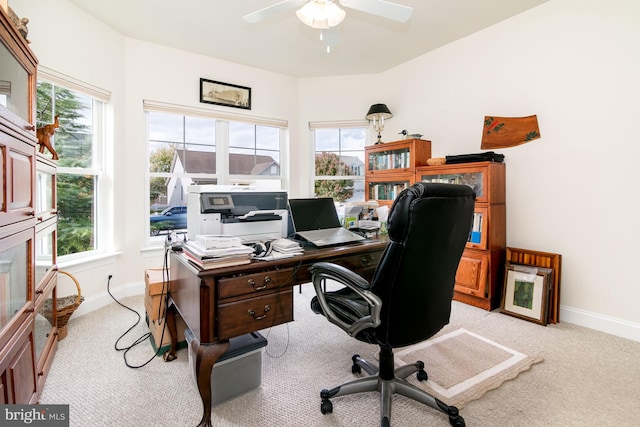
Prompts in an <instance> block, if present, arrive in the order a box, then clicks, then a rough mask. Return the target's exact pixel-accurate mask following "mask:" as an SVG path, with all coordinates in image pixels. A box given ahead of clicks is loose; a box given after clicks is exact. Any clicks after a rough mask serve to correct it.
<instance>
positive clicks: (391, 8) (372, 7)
mask: <svg viewBox="0 0 640 427" xmlns="http://www.w3.org/2000/svg"><path fill="white" fill-rule="evenodd" d="M340 4H341V5H343V6H344V7H348V8H350V9H355V10H359V11H361V12H366V13H370V14H372V15H377V16H381V17H383V18H387V19H391V20H393V21H399V22H407V21H408V20H409V18H411V14H412V13H413V8H412V7H409V6H403V5H401V4H398V3H392V2H390V1H386V0H340Z"/></svg>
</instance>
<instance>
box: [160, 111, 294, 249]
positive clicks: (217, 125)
mask: <svg viewBox="0 0 640 427" xmlns="http://www.w3.org/2000/svg"><path fill="white" fill-rule="evenodd" d="M187 113H188V111H187V112H185V113H181V111H178V110H176V111H172V112H170V113H166V112H160V111H155V110H154V109H153V108H149V109H147V135H148V138H147V139H148V147H149V208H150V209H149V215H148V223H149V227H150V228H149V235H150V236H157V235H165V234H167V233H168V232H170V231H172V230H173V231H178V232H184V231H186V230H185V229H186V226H185V222H183V221H182V217H181V216H180V215H175V214H173V213H170V210H171V209H170V208H171V207H175V206H186V205H187V194H188V189H189V186H191V185H207V184H246V185H251V186H258V187H268V188H278V189H281V188H284V176H283V175H284V174H283V171H282V168H281V165H280V158H281V153H282V148H281V147H283V145H284V140H285V134H286V127H285V125H286V123H283V122H279V121H274V122H273V123H269V122H268V123H262V122H260V120H258V121H257V122H251V121H250V119H248V118H247V119H246V120H244V118H243V120H231V119H230V118H229V117H222V118H220V117H217V116H216V115H215V113H213V112H211V113H209V112H206V113H205V112H202V111H198V114H199V115H198V116H195V115H189V114H187ZM227 116H228V115H227ZM160 215H164V216H165V217H164V218H159V216H160ZM184 215H186V210H185V213H184ZM151 241H152V242H153V241H154V239H153V238H152V239H151Z"/></svg>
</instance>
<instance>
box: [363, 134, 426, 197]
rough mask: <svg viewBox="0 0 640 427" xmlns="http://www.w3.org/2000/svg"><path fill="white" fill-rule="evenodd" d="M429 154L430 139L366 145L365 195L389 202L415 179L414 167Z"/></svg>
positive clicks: (422, 162)
mask: <svg viewBox="0 0 640 427" xmlns="http://www.w3.org/2000/svg"><path fill="white" fill-rule="evenodd" d="M429 158H431V141H426V140H423V139H403V140H400V141H394V142H387V143H384V144H378V145H370V146H368V147H365V178H364V183H365V185H364V187H365V198H366V199H367V200H377V201H378V203H379V204H380V205H391V204H392V203H393V200H394V199H395V197H396V196H397V195H398V193H400V191H402V190H403V189H405V188H407V187H409V186H410V185H411V184H413V183H414V180H415V170H416V167H419V166H425V165H426V164H427V160H428V159H429Z"/></svg>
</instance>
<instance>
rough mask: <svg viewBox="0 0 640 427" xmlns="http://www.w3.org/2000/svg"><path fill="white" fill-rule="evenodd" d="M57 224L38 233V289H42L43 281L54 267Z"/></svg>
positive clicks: (36, 255)
mask: <svg viewBox="0 0 640 427" xmlns="http://www.w3.org/2000/svg"><path fill="white" fill-rule="evenodd" d="M55 253H56V224H55V223H54V224H51V225H49V226H47V227H45V228H43V229H41V230H38V231H37V232H36V245H35V264H36V269H35V270H36V289H40V288H41V287H42V285H43V280H44V279H45V277H46V276H47V273H49V272H50V271H51V269H52V267H53V266H54V264H55V262H56V259H55Z"/></svg>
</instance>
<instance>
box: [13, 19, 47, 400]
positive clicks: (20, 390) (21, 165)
mask: <svg viewBox="0 0 640 427" xmlns="http://www.w3.org/2000/svg"><path fill="white" fill-rule="evenodd" d="M0 63H1V64H2V66H0V167H1V168H2V171H0V403H8V404H29V403H36V402H37V401H38V398H39V396H40V393H41V391H42V388H43V386H44V379H45V378H46V372H47V371H48V369H49V366H50V365H51V361H52V359H53V355H54V353H55V348H56V343H55V335H56V333H57V330H56V320H55V297H56V295H55V288H56V273H57V271H56V270H57V268H56V264H55V262H56V258H55V253H56V244H55V240H56V231H55V230H56V220H57V217H56V215H55V203H56V201H55V168H56V165H55V163H54V162H53V161H51V160H49V159H46V158H44V157H43V156H42V155H40V154H37V153H36V147H37V139H36V132H35V126H34V123H35V94H36V89H35V88H36V66H37V60H36V58H35V56H34V55H33V53H32V52H31V50H30V49H29V47H28V45H27V43H26V42H25V40H24V39H23V38H22V36H21V35H20V34H19V33H18V31H17V30H16V29H15V28H14V27H13V25H12V24H11V21H10V19H9V17H8V16H7V14H6V12H5V10H4V9H3V8H0ZM36 171H38V172H36ZM38 174H44V175H40V176H39V177H38V178H37V176H38ZM37 181H39V182H37ZM40 181H41V182H40ZM47 302H48V303H49V306H52V307H54V309H53V313H51V310H50V309H49V310H45V305H46V303H47ZM45 314H46V315H45Z"/></svg>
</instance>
